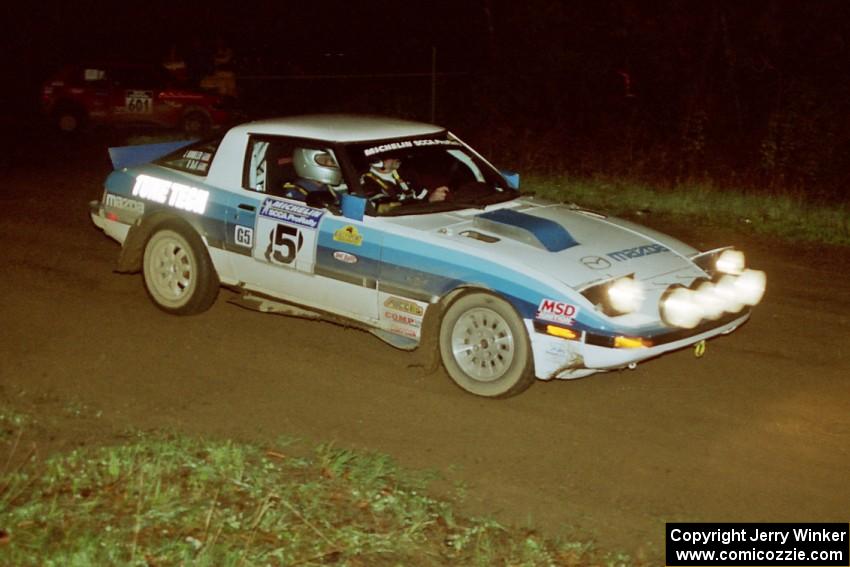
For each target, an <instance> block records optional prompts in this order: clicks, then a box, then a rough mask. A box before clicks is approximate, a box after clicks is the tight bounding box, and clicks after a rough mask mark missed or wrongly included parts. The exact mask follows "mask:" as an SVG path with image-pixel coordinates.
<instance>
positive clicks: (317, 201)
mask: <svg viewBox="0 0 850 567" xmlns="http://www.w3.org/2000/svg"><path fill="white" fill-rule="evenodd" d="M306 204H307V206H308V207H314V208H317V209H327V210H329V211H330V212H332V213H334V214H335V215H338V214H339V213H340V209H339V203H337V202H336V197H334V195H333V193H331V192H330V191H311V192H309V193H307V198H306Z"/></svg>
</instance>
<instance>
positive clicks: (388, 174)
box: [369, 157, 401, 181]
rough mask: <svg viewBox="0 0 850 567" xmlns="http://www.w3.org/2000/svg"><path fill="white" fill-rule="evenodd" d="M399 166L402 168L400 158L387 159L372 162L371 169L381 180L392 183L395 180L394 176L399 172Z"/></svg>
mask: <svg viewBox="0 0 850 567" xmlns="http://www.w3.org/2000/svg"><path fill="white" fill-rule="evenodd" d="M399 166H401V160H400V159H399V158H396V157H387V158H383V159H379V160H375V161H373V162H371V163H370V164H369V169H370V170H371V171H372V173H373V174H375V175H377V176H378V177H380V178H381V179H385V180H387V181H392V180H393V179H394V178H393V174H394V173H395V172H396V171H397V170H398V168H399Z"/></svg>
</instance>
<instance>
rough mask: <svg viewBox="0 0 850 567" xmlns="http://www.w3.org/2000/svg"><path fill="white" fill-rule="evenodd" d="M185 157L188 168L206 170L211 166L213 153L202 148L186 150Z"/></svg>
mask: <svg viewBox="0 0 850 567" xmlns="http://www.w3.org/2000/svg"><path fill="white" fill-rule="evenodd" d="M183 159H185V160H186V166H185V167H186V169H191V170H192V171H206V170H207V169H208V168H209V166H210V160H211V159H212V154H211V153H210V152H204V151H201V150H186V151H185V152H183Z"/></svg>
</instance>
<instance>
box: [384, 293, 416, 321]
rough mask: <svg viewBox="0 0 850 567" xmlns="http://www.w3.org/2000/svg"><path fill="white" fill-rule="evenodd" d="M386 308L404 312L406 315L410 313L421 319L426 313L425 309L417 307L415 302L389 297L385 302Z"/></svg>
mask: <svg viewBox="0 0 850 567" xmlns="http://www.w3.org/2000/svg"><path fill="white" fill-rule="evenodd" d="M384 307H386V308H388V309H394V310H396V311H402V312H404V313H410V314H411V315H416V316H419V317H421V316H422V314H423V313H424V312H425V310H424V309H422V308H421V307H420V306H418V305H416V304H415V303H414V302H412V301H408V300H407V299H402V298H400V297H388V298H387V300H386V301H384Z"/></svg>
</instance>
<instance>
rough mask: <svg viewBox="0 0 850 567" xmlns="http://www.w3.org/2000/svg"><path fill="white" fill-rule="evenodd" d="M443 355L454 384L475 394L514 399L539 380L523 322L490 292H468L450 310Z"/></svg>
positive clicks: (445, 318) (444, 329)
mask: <svg viewBox="0 0 850 567" xmlns="http://www.w3.org/2000/svg"><path fill="white" fill-rule="evenodd" d="M440 356H441V357H442V360H443V366H444V367H445V369H446V372H447V373H448V374H449V377H451V379H452V380H453V381H454V383H455V384H457V385H458V386H459V387H461V388H462V389H464V390H465V391H467V392H469V393H470V394H474V395H476V396H483V397H486V398H507V397H510V396H515V395H517V394H519V393H520V392H523V391H524V390H526V389H527V388H528V387H529V386H531V384H532V383H533V382H534V380H535V376H534V364H533V360H532V356H531V343H530V342H529V339H528V333H527V332H526V329H525V325H524V324H523V322H522V319H521V318H520V316H519V314H517V312H516V310H514V308H513V307H512V306H511V305H510V304H508V303H507V302H506V301H504V300H502V299H500V298H498V297H496V296H495V295H492V294H489V293H481V292H475V293H467V294H465V295H462V296H460V297H459V298H457V299H456V300H455V301H454V302H453V303H452V304H451V305H450V306H449V308H448V309H447V310H446V313H445V315H444V316H443V320H442V322H441V323H440Z"/></svg>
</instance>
